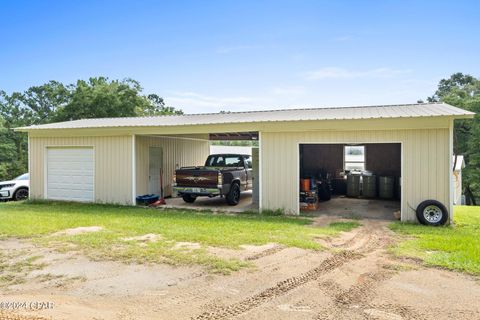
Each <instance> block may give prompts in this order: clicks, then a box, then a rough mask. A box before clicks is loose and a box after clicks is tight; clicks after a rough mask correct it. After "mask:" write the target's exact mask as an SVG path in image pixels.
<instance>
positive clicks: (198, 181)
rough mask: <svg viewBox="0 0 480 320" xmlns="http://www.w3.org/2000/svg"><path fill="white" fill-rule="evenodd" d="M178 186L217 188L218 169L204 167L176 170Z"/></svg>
mask: <svg viewBox="0 0 480 320" xmlns="http://www.w3.org/2000/svg"><path fill="white" fill-rule="evenodd" d="M176 179H177V186H179V187H198V188H215V187H216V186H217V185H218V171H217V170H209V169H203V168H198V169H197V168H192V169H179V170H177V171H176Z"/></svg>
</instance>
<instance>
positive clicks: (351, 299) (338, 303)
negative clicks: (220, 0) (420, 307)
mask: <svg viewBox="0 0 480 320" xmlns="http://www.w3.org/2000/svg"><path fill="white" fill-rule="evenodd" d="M376 225H377V224H369V225H368V226H367V227H365V228H363V229H362V230H360V231H359V232H357V233H356V234H355V235H354V236H353V237H352V238H350V239H348V240H346V241H345V242H344V243H343V244H332V246H333V247H337V246H339V247H348V248H349V249H350V250H352V248H358V249H357V250H355V252H361V253H363V254H369V255H370V256H369V257H368V258H369V259H372V258H374V257H375V256H377V257H380V256H381V255H383V251H384V249H385V248H386V247H387V246H388V245H389V244H391V243H392V241H393V240H392V238H391V237H390V236H389V234H388V230H386V228H385V226H384V225H383V226H382V225H379V227H376ZM359 245H360V247H359ZM372 255H373V256H372ZM395 274H397V272H395V271H392V270H386V269H384V268H383V265H382V264H380V263H379V262H377V265H376V270H374V271H371V272H368V273H363V274H360V275H359V277H358V280H357V281H358V283H357V284H355V285H353V286H351V287H350V288H349V289H347V290H343V289H342V288H341V287H340V286H339V285H338V284H337V283H336V282H335V281H334V280H333V279H327V280H326V281H324V282H322V283H320V287H321V288H323V289H324V290H323V291H324V293H325V294H327V296H330V297H331V298H332V301H333V305H332V306H331V307H330V309H328V310H324V311H323V312H321V313H320V314H318V315H317V317H316V318H315V319H339V318H342V317H343V318H350V317H351V316H353V315H352V313H353V314H355V315H357V316H360V317H362V318H364V317H365V318H367V319H370V318H375V316H374V315H372V314H371V313H373V314H375V313H381V314H383V315H384V316H387V317H391V318H392V319H393V318H398V319H408V320H413V319H424V317H423V316H422V315H420V314H418V313H417V312H415V311H414V310H412V309H410V308H408V307H405V306H401V305H379V306H374V305H371V304H370V303H369V300H371V298H372V296H374V294H375V289H376V288H377V287H378V286H379V284H380V283H382V282H384V281H386V280H388V279H390V278H392V277H393V276H394V275H395ZM340 315H341V316H340Z"/></svg>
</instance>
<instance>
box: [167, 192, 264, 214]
mask: <svg viewBox="0 0 480 320" xmlns="http://www.w3.org/2000/svg"><path fill="white" fill-rule="evenodd" d="M165 201H166V202H167V205H165V206H162V208H179V209H193V210H214V211H224V212H243V211H255V210H257V206H256V205H255V204H253V203H252V191H245V192H242V194H241V195H240V203H239V204H237V205H236V206H230V205H228V204H227V201H226V200H225V198H220V197H215V198H208V197H198V198H197V200H195V202H194V203H186V202H185V201H183V199H182V198H167V199H165Z"/></svg>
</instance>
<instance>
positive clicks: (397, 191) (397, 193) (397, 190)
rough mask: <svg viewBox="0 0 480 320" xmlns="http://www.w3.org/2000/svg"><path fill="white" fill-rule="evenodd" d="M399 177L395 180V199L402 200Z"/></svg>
mask: <svg viewBox="0 0 480 320" xmlns="http://www.w3.org/2000/svg"><path fill="white" fill-rule="evenodd" d="M400 179H401V178H400V177H396V178H395V197H396V198H397V199H398V200H400V199H401V198H402V187H401V182H400Z"/></svg>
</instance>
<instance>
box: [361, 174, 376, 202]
mask: <svg viewBox="0 0 480 320" xmlns="http://www.w3.org/2000/svg"><path fill="white" fill-rule="evenodd" d="M362 181H363V183H362V195H363V196H364V197H365V198H375V197H376V196H377V177H376V176H373V175H370V176H362Z"/></svg>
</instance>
